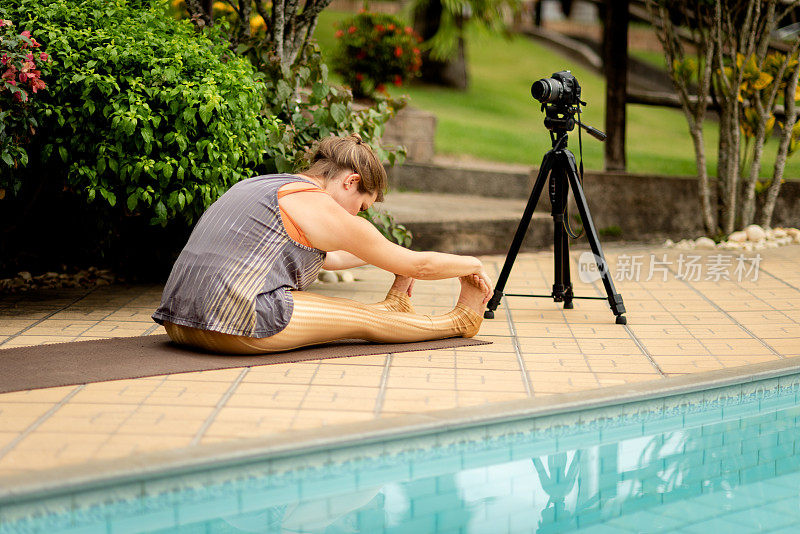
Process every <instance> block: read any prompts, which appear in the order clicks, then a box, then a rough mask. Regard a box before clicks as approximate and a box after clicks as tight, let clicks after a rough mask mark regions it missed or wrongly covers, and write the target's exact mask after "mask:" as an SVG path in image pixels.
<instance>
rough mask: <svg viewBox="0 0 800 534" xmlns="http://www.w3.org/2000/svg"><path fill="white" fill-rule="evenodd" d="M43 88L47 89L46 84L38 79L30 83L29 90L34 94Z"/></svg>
mask: <svg viewBox="0 0 800 534" xmlns="http://www.w3.org/2000/svg"><path fill="white" fill-rule="evenodd" d="M45 87H47V84H45V83H44V81H42V80H40V79H35V80H32V81H31V90H33V92H34V93H36V92H37V91H39V89H44V88H45Z"/></svg>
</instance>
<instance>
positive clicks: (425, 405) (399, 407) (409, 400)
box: [382, 387, 458, 413]
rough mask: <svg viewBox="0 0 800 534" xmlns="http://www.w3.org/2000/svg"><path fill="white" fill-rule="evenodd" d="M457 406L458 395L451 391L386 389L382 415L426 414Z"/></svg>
mask: <svg viewBox="0 0 800 534" xmlns="http://www.w3.org/2000/svg"><path fill="white" fill-rule="evenodd" d="M457 406H458V394H457V393H456V391H454V390H453V389H421V388H415V389H411V388H403V387H387V388H386V393H385V395H384V401H383V410H382V413H383V412H388V413H393V412H396V413H414V412H416V411H419V412H427V411H431V410H447V409H450V408H455V407H457Z"/></svg>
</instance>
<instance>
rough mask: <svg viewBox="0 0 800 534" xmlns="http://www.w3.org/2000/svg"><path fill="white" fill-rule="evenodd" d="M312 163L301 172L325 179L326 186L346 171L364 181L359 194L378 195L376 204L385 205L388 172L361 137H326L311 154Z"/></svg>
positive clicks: (355, 135) (361, 183)
mask: <svg viewBox="0 0 800 534" xmlns="http://www.w3.org/2000/svg"><path fill="white" fill-rule="evenodd" d="M309 160H310V161H309V163H308V164H307V165H306V166H305V168H303V169H301V170H300V172H302V173H303V174H307V175H309V176H313V177H315V178H322V179H323V180H324V181H325V182H326V183H327V182H328V181H329V180H331V179H332V178H334V177H335V176H337V175H339V174H341V173H342V172H344V171H352V172H354V173H356V174H358V175H359V176H360V177H361V180H359V182H358V190H359V191H360V192H362V193H370V194H371V193H376V192H377V193H378V197H377V199H376V202H383V192H384V191H385V190H386V185H387V180H386V170H385V169H384V168H383V165H381V162H380V161H378V157H377V156H376V155H375V153H374V152H373V151H372V148H370V146H369V145H368V144H366V143H364V141H363V139H361V136H360V135H359V134H357V133H354V134H350V135H348V136H345V137H326V138H325V139H323V140H322V141H320V142H319V144H317V146H316V148H314V149H313V151H312V152H311V156H310V158H309Z"/></svg>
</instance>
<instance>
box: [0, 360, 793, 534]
mask: <svg viewBox="0 0 800 534" xmlns="http://www.w3.org/2000/svg"><path fill="white" fill-rule="evenodd" d="M712 529H715V530H719V529H727V530H728V531H729V532H736V533H739V532H765V531H769V532H798V531H800V375H793V376H788V377H782V378H776V379H770V380H765V381H761V382H756V383H750V384H746V385H737V386H731V387H727V388H722V389H715V390H709V391H704V392H699V393H692V394H686V395H681V396H679V397H678V396H676V397H669V398H666V399H658V400H650V401H643V402H637V403H631V404H626V405H622V406H615V407H608V408H600V409H593V410H588V411H583V412H572V413H567V414H562V415H554V416H547V417H540V418H535V419H523V420H518V421H512V422H505V423H501V424H490V425H482V426H475V427H472V428H468V429H461V430H456V431H447V432H439V433H436V434H430V435H426V436H418V437H413V438H407V439H398V440H392V441H387V442H382V443H376V444H369V445H363V446H357V447H345V448H341V449H336V450H328V451H321V452H315V453H312V454H305V455H301V456H295V457H285V458H277V459H271V460H262V461H257V462H252V463H249V464H247V465H241V466H238V467H235V468H228V469H223V470H216V471H206V472H203V473H195V474H192V475H185V476H182V477H179V478H161V479H155V480H147V481H144V482H140V483H136V484H128V485H122V486H119V487H115V488H103V489H97V490H94V491H89V492H84V493H82V494H75V495H71V496H66V497H64V496H62V497H58V498H54V499H51V500H50V501H41V502H38V503H26V504H23V505H8V506H5V507H2V508H0V533H10V532H14V533H17V532H69V533H78V532H81V533H84V532H86V533H89V532H110V533H116V532H187V533H189V532H203V533H227V532H267V533H273V532H274V533H279V532H313V533H326V534H329V533H344V532H365V533H366V532H369V533H372V532H388V533H427V532H437V533H458V532H461V533H473V532H474V533H484V532H485V533H500V532H542V533H551V532H567V531H573V530H578V531H581V532H596V533H606V532H618V533H628V532H709V531H711V530H712Z"/></svg>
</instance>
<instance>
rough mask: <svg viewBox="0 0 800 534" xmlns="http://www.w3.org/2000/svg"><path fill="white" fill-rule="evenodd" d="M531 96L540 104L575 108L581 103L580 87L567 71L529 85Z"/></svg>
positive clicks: (555, 73)
mask: <svg viewBox="0 0 800 534" xmlns="http://www.w3.org/2000/svg"><path fill="white" fill-rule="evenodd" d="M531 96H533V98H535V99H536V100H538V101H539V102H541V103H542V104H554V105H557V106H577V105H578V104H582V102H581V86H580V85H578V80H577V79H576V78H575V76H573V75H572V73H571V72H570V71H568V70H562V71H561V72H554V73H553V75H552V77H550V78H542V79H541V80H539V81H537V82H533V85H531Z"/></svg>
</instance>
